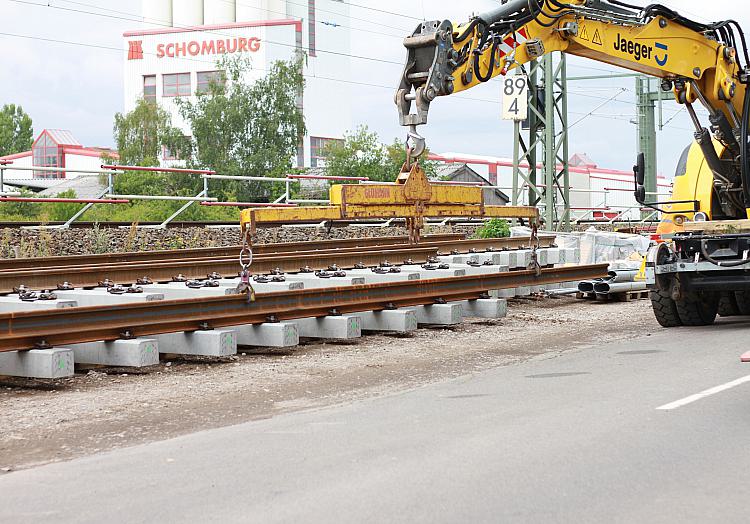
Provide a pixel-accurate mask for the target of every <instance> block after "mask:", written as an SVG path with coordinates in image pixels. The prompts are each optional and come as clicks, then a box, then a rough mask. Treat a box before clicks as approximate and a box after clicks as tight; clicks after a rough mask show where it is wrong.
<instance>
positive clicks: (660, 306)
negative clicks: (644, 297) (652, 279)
mask: <svg viewBox="0 0 750 524" xmlns="http://www.w3.org/2000/svg"><path fill="white" fill-rule="evenodd" d="M649 295H650V297H651V305H652V306H653V309H654V315H655V316H656V321H657V322H658V323H659V324H661V326H662V327H665V328H670V327H678V326H681V325H682V320H680V315H679V313H677V304H675V301H674V300H672V297H671V296H670V295H669V293H665V292H664V291H659V290H652V291H651V292H650V293H649Z"/></svg>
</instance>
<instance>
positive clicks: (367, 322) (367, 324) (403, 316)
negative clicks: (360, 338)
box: [357, 309, 418, 333]
mask: <svg viewBox="0 0 750 524" xmlns="http://www.w3.org/2000/svg"><path fill="white" fill-rule="evenodd" d="M357 315H359V317H360V318H361V319H362V331H391V332H395V333H411V332H412V331H416V330H417V327H418V323H417V314H416V312H415V311H414V310H413V309H393V310H386V311H368V312H365V313H357Z"/></svg>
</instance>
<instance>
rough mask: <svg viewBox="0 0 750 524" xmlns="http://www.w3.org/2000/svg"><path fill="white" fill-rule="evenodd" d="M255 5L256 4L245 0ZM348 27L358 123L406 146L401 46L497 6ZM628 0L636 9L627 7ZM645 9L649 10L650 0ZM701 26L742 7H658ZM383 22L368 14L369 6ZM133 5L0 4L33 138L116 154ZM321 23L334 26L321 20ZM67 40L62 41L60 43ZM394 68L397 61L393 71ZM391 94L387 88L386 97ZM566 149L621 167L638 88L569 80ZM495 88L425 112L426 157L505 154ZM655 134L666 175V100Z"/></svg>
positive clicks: (669, 118)
mask: <svg viewBox="0 0 750 524" xmlns="http://www.w3.org/2000/svg"><path fill="white" fill-rule="evenodd" d="M241 1H244V2H250V3H252V2H253V0H241ZM352 3H353V4H360V5H362V6H368V7H370V9H368V8H363V7H355V6H354V5H352V7H351V10H350V18H349V20H330V21H331V22H338V23H340V24H341V25H346V26H348V27H350V28H351V29H352V49H351V53H352V54H353V55H359V56H369V57H377V58H378V59H382V60H384V62H376V61H373V60H365V59H361V58H360V59H352V74H353V77H354V78H353V79H354V80H359V81H362V82H364V83H369V84H375V85H373V86H357V87H356V88H355V96H354V98H353V101H354V107H353V108H352V115H353V120H354V124H355V125H358V124H365V125H367V126H368V127H369V128H370V129H371V130H373V131H375V132H377V133H378V134H379V136H380V137H381V139H382V140H383V141H384V142H389V143H390V142H391V141H392V140H393V139H394V138H396V137H398V138H403V137H405V132H404V130H403V129H402V128H401V127H400V126H399V125H398V117H397V112H396V109H395V106H394V104H393V93H394V91H395V86H396V85H397V83H398V80H399V76H400V74H401V71H402V68H403V66H402V65H401V64H402V63H403V61H404V58H405V55H406V52H405V50H404V48H403V45H402V40H403V37H404V36H406V35H407V34H410V33H411V32H412V31H413V30H414V28H415V27H416V26H417V24H418V23H419V21H420V20H422V19H428V20H437V19H450V20H453V21H455V22H461V21H465V20H467V19H468V18H469V17H470V16H471V14H472V12H483V11H485V10H487V9H490V8H492V7H494V6H496V5H497V4H498V2H497V1H494V0H475V1H463V2H456V1H455V0H454V1H448V0H379V1H378V2H369V1H367V0H352ZM632 3H642V2H639V0H632ZM649 3H651V2H649ZM661 3H663V4H665V5H668V6H669V7H672V8H673V9H676V10H678V11H680V12H681V13H682V14H684V15H688V16H690V17H692V18H694V19H696V20H699V21H703V22H706V21H714V20H716V19H726V18H734V19H736V20H738V21H739V22H740V24H741V25H742V26H743V27H746V28H748V30H749V31H750V4H749V3H745V2H738V1H737V0H713V1H712V2H711V3H710V5H711V8H710V10H709V9H707V8H706V4H707V2H705V0H681V1H678V0H673V1H663V2H661ZM375 6H376V8H377V9H379V10H382V11H388V13H385V12H380V11H374V10H373V9H372V7H375ZM140 14H141V0H99V1H98V2H94V0H79V1H63V0H0V20H3V22H4V23H3V27H2V29H0V45H2V48H3V49H4V52H3V53H2V55H1V56H2V57H1V58H0V71H2V72H3V73H2V77H0V78H2V80H0V104H6V103H15V104H18V105H21V106H23V108H24V110H26V112H28V113H29V114H30V115H31V116H32V118H33V119H34V127H35V130H36V131H37V132H38V131H40V130H41V129H44V128H63V129H69V130H71V131H72V132H73V134H74V135H75V136H76V137H77V138H78V139H79V140H80V141H81V142H82V143H83V144H84V145H87V146H112V144H113V138H112V122H113V116H114V114H115V113H116V112H118V111H121V110H122V108H123V94H122V92H123V53H122V52H121V51H120V49H121V48H122V46H123V39H122V33H123V32H124V31H126V30H132V29H137V28H139V27H140V24H139V23H138V22H137V21H136V20H138V17H139V16H140ZM318 16H319V19H321V20H323V21H327V20H326V17H333V15H327V14H325V13H319V15H318ZM64 42H67V43H64ZM390 62H395V63H390ZM621 72H623V71H622V70H618V69H617V68H614V67H611V66H608V65H605V64H600V63H597V62H593V61H590V60H585V59H580V58H577V57H569V59H568V75H569V76H570V77H575V76H591V75H611V74H613V73H621ZM387 86H394V87H393V88H390V87H387ZM568 95H569V113H570V114H569V121H570V123H571V124H573V125H572V127H571V130H570V151H571V154H572V153H576V152H580V153H586V154H588V155H589V156H590V157H591V158H592V159H593V160H594V161H595V162H597V163H598V164H599V165H600V166H602V167H607V168H612V169H623V170H628V169H630V167H631V166H632V164H633V161H634V158H635V155H636V149H637V144H636V126H635V125H634V124H633V123H632V121H633V120H634V119H635V115H636V107H635V79H633V78H624V79H623V78H619V79H611V78H610V79H597V80H586V81H571V82H569V86H568ZM500 110H501V105H500V84H499V82H497V81H493V82H489V83H488V84H486V85H481V86H478V87H476V88H474V89H472V90H470V91H467V92H466V93H462V94H460V95H454V96H451V97H445V98H440V99H438V100H437V101H436V102H434V103H433V104H432V108H431V112H430V122H429V124H428V125H427V126H424V127H423V128H421V132H422V133H423V134H424V135H425V137H426V138H427V140H428V146H429V147H430V149H431V150H432V151H434V152H449V151H451V152H461V153H467V154H480V155H495V156H506V157H507V156H511V155H512V146H513V125H512V123H510V122H507V121H503V120H501V118H500ZM663 115H664V116H663V121H664V123H665V124H666V125H665V127H664V129H663V130H661V131H659V132H658V136H657V142H658V160H659V166H658V167H659V172H660V174H663V175H665V176H668V177H671V175H672V173H673V171H674V166H675V164H676V161H677V159H678V158H679V155H680V153H681V152H682V150H683V149H684V147H685V146H686V145H688V144H689V142H690V141H691V140H692V133H693V129H692V126H691V124H690V120H689V119H688V117H687V115H686V114H685V112H684V111H681V110H680V107H679V106H678V105H677V104H676V103H674V102H665V103H664V105H663ZM657 118H658V116H657Z"/></svg>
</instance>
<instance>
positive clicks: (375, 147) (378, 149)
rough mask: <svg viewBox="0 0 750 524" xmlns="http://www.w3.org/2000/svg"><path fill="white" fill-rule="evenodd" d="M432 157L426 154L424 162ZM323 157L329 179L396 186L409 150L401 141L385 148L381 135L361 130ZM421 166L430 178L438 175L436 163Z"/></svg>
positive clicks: (331, 147)
mask: <svg viewBox="0 0 750 524" xmlns="http://www.w3.org/2000/svg"><path fill="white" fill-rule="evenodd" d="M428 153H429V152H425V154H424V155H423V158H426V157H427V154H428ZM323 155H324V156H325V159H326V160H325V162H326V174H328V175H331V176H348V177H368V178H369V179H370V180H373V181H378V182H393V181H395V180H396V178H397V177H398V174H399V173H400V172H401V168H402V167H403V165H404V164H405V163H406V146H405V145H404V144H403V142H399V141H398V140H397V139H396V140H394V142H393V144H391V145H390V146H387V147H386V146H383V144H381V143H380V139H379V138H378V135H377V133H375V132H371V131H370V130H369V129H368V128H367V126H361V127H359V128H357V129H356V130H355V131H354V132H353V133H347V134H346V135H345V136H344V140H343V142H331V143H329V144H328V145H327V146H326V148H325V150H324V151H323ZM420 165H421V166H422V167H423V168H424V169H425V171H426V173H427V175H428V176H429V175H432V174H434V172H435V162H430V161H425V160H421V161H420Z"/></svg>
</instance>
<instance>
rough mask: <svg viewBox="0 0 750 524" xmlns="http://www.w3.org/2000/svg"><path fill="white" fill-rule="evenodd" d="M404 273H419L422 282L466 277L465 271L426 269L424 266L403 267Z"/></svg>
mask: <svg viewBox="0 0 750 524" xmlns="http://www.w3.org/2000/svg"><path fill="white" fill-rule="evenodd" d="M401 272H402V273H419V274H420V276H421V280H430V279H433V278H450V277H464V276H466V271H465V270H463V269H453V268H451V269H433V270H429V269H424V268H423V267H422V266H416V265H414V266H411V265H410V266H401Z"/></svg>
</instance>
